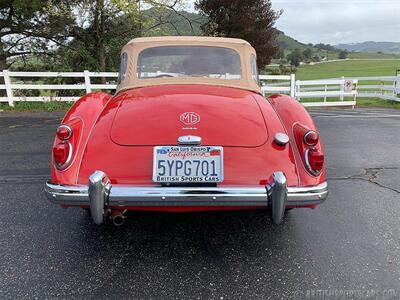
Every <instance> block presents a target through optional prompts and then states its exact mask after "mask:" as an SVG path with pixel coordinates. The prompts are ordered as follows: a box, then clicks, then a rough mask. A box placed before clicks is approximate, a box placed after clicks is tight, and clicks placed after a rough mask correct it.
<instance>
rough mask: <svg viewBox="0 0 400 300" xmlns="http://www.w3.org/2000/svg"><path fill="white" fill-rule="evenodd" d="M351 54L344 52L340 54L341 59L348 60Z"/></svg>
mask: <svg viewBox="0 0 400 300" xmlns="http://www.w3.org/2000/svg"><path fill="white" fill-rule="evenodd" d="M348 54H349V53H348V52H347V51H346V50H342V51H340V52H339V59H346V58H347V55H348Z"/></svg>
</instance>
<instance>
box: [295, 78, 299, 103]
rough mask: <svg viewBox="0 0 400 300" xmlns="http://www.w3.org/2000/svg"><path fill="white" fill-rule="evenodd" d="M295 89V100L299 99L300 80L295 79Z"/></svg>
mask: <svg viewBox="0 0 400 300" xmlns="http://www.w3.org/2000/svg"><path fill="white" fill-rule="evenodd" d="M295 90H296V93H295V95H296V100H297V101H300V96H298V94H299V93H300V80H296V83H295Z"/></svg>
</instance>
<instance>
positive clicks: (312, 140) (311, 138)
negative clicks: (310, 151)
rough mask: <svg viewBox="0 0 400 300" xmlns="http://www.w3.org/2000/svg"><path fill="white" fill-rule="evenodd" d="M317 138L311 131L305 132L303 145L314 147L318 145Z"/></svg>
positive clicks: (316, 134)
mask: <svg viewBox="0 0 400 300" xmlns="http://www.w3.org/2000/svg"><path fill="white" fill-rule="evenodd" d="M318 140H319V136H318V133H316V132H315V131H313V130H310V131H307V132H306V134H305V135H304V143H305V144H306V145H308V146H315V145H316V144H317V143H318Z"/></svg>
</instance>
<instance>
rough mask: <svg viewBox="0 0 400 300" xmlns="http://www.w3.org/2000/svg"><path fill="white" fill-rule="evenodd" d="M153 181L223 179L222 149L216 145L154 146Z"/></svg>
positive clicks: (196, 181)
mask: <svg viewBox="0 0 400 300" xmlns="http://www.w3.org/2000/svg"><path fill="white" fill-rule="evenodd" d="M153 181H154V182H161V183H174V182H188V183H212V182H222V181H223V149H222V147H217V146H157V147H154V160H153Z"/></svg>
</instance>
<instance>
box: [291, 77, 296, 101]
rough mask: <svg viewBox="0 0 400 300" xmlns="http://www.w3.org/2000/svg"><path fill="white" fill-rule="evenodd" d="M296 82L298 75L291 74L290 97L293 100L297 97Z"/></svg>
mask: <svg viewBox="0 0 400 300" xmlns="http://www.w3.org/2000/svg"><path fill="white" fill-rule="evenodd" d="M295 81H296V75H295V74H290V97H292V98H294V97H295Z"/></svg>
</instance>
